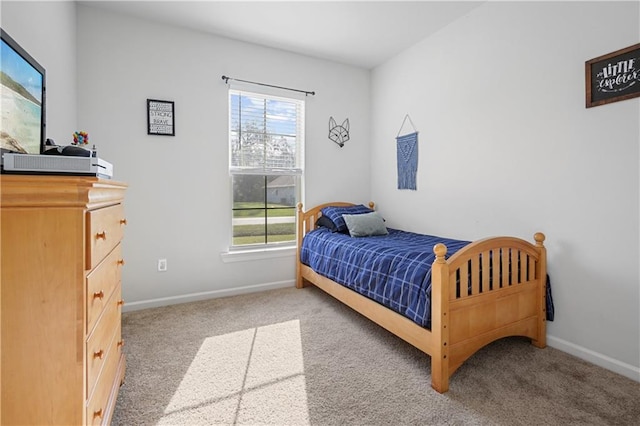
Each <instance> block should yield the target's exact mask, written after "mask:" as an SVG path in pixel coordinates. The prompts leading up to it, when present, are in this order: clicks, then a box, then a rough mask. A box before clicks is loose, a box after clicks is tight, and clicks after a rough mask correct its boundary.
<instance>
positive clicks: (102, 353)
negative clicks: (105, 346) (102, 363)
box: [93, 349, 104, 359]
mask: <svg viewBox="0 0 640 426" xmlns="http://www.w3.org/2000/svg"><path fill="white" fill-rule="evenodd" d="M96 358H100V359H102V358H104V351H103V350H102V349H100V350H99V351H98V352H94V353H93V359H96Z"/></svg>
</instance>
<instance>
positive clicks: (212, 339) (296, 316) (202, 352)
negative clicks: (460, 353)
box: [113, 287, 640, 425]
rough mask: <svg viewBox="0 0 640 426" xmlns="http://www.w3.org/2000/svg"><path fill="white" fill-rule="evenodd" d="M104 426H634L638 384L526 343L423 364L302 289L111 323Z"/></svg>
mask: <svg viewBox="0 0 640 426" xmlns="http://www.w3.org/2000/svg"><path fill="white" fill-rule="evenodd" d="M122 333H123V336H124V339H125V341H126V345H125V352H126V354H127V362H128V365H127V376H126V381H125V384H124V386H123V387H122V388H121V389H120V395H119V397H118V402H117V406H116V412H115V414H114V419H113V424H114V425H217V424H220V425H234V424H237V425H260V424H270V425H401V424H404V425H638V424H640V384H639V383H637V382H634V381H632V380H630V379H627V378H625V377H622V376H619V375H617V374H615V373H612V372H610V371H607V370H604V369H602V368H599V367H596V366H594V365H591V364H589V363H586V362H584V361H581V360H579V359H577V358H575V357H572V356H570V355H567V354H565V353H563V352H560V351H558V350H555V349H553V348H546V349H537V348H535V347H533V346H532V345H531V344H530V343H529V342H528V341H527V340H526V339H521V338H508V339H503V340H500V341H497V342H494V343H493V344H491V345H489V346H487V347H485V348H483V349H482V350H480V351H479V352H478V353H476V354H475V355H474V356H473V357H472V358H471V359H469V360H468V361H467V362H466V363H465V364H464V365H463V366H462V367H461V368H460V369H459V370H458V371H457V372H456V373H455V374H454V376H453V377H452V378H451V383H450V390H449V392H448V393H446V394H442V395H441V394H438V393H436V392H435V391H434V390H432V389H431V387H430V379H431V378H430V362H429V361H430V360H429V357H428V356H427V355H425V354H423V353H421V352H419V351H418V350H417V349H415V348H413V347H412V346H410V345H408V344H406V343H404V342H403V341H401V340H400V339H398V338H397V337H395V336H392V335H391V334H389V333H388V332H386V331H385V330H383V329H381V328H380V327H378V326H376V325H375V324H373V323H371V322H370V321H368V320H367V319H365V318H364V317H362V316H360V315H359V314H357V313H355V312H353V311H351V310H350V309H349V308H347V307H345V306H344V305H342V304H341V303H340V302H337V301H336V300H334V299H333V298H331V297H330V296H328V295H326V294H324V293H323V292H322V291H320V290H318V289H317V288H315V287H309V288H305V289H303V290H297V289H295V288H291V289H282V290H273V291H268V292H263V293H255V294H249V295H243V296H236V297H228V298H222V299H214V300H208V301H203V302H195V303H187V304H182V305H174V306H169V307H163V308H156V309H148V310H144V311H137V312H130V313H126V314H124V315H123V330H122Z"/></svg>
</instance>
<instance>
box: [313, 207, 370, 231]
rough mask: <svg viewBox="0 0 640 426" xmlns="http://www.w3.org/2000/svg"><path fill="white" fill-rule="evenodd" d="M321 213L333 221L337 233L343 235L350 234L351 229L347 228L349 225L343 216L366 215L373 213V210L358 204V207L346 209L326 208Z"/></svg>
mask: <svg viewBox="0 0 640 426" xmlns="http://www.w3.org/2000/svg"><path fill="white" fill-rule="evenodd" d="M320 211H321V212H322V215H323V216H326V217H328V218H329V219H331V220H332V221H333V223H335V225H336V232H342V233H348V232H349V229H348V228H347V224H346V223H345V221H344V218H343V217H342V215H343V214H365V213H371V212H373V210H371V209H370V208H369V207H366V206H365V205H364V204H358V205H356V206H346V207H336V206H330V207H325V208H323V209H322V210H320Z"/></svg>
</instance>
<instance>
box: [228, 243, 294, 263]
mask: <svg viewBox="0 0 640 426" xmlns="http://www.w3.org/2000/svg"><path fill="white" fill-rule="evenodd" d="M295 254H296V247H295V246H290V247H277V248H261V249H252V250H233V251H226V252H223V253H220V257H221V258H222V261H223V262H224V263H231V262H249V261H253V260H264V259H273V258H276V257H290V256H295Z"/></svg>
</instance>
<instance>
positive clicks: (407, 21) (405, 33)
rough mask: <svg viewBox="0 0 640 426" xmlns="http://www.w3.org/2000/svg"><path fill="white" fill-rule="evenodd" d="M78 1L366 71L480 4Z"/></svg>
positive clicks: (469, 2) (454, 2)
mask: <svg viewBox="0 0 640 426" xmlns="http://www.w3.org/2000/svg"><path fill="white" fill-rule="evenodd" d="M79 3H82V4H86V5H90V6H93V7H97V8H101V9H104V10H109V11H112V12H117V13H121V14H127V15H131V16H135V17H138V18H143V19H147V20H151V21H155V22H160V23H163V24H168V25H176V26H180V27H186V28H191V29H194V30H198V31H203V32H207V33H210V34H215V35H220V36H224V37H228V38H233V39H236V40H241V41H245V42H250V43H256V44H259V45H263V46H267V47H273V48H278V49H283V50H287V51H290V52H294V53H298V54H303V55H307V56H312V57H316V58H321V59H326V60H330V61H336V62H341V63H345V64H349V65H354V66H358V67H363V68H367V69H371V68H374V67H376V66H377V65H380V64H382V63H384V62H385V61H387V60H388V59H390V58H392V57H394V56H396V55H397V54H398V53H400V52H401V51H403V50H404V49H406V48H408V47H410V46H411V45H413V44H415V43H417V42H418V41H420V40H422V39H424V38H425V37H427V36H429V35H431V34H433V33H435V32H436V31H438V30H440V29H441V28H443V27H445V26H446V25H448V24H449V23H451V22H453V21H454V20H456V19H458V18H460V17H462V16H464V15H466V14H467V13H468V12H469V11H470V10H472V9H473V8H475V7H478V6H479V5H481V4H482V3H484V2H483V1H478V0H473V1H426V0H423V1H362V0H360V1H346V0H345V1H264V0H263V1H206V0H205V1H203V0H200V1H97V0H86V1H79Z"/></svg>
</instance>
